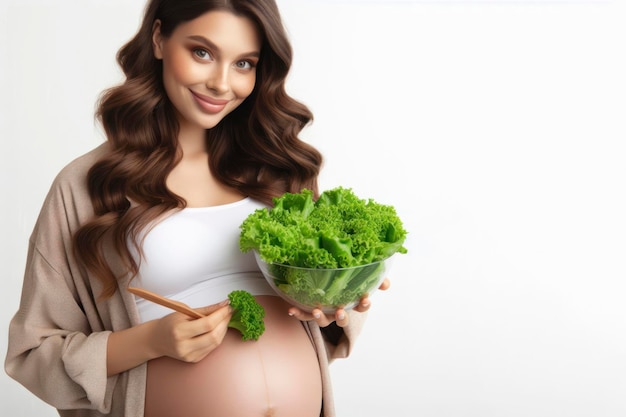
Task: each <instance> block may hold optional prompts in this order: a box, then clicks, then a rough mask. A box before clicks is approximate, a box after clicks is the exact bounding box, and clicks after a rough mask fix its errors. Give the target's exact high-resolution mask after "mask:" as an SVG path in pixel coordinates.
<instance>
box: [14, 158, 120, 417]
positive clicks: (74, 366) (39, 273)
mask: <svg viewBox="0 0 626 417" xmlns="http://www.w3.org/2000/svg"><path fill="white" fill-rule="evenodd" d="M100 151H101V149H100V150H96V151H94V152H92V153H90V154H88V155H86V156H85V157H81V158H79V159H77V160H75V161H74V162H72V163H70V164H69V165H67V166H66V167H65V168H64V169H63V170H62V171H61V172H60V173H59V175H57V177H56V178H55V180H54V182H53V184H52V187H51V188H50V191H49V192H48V195H47V196H46V199H45V201H44V203H43V206H42V208H41V211H40V213H39V217H38V219H37V222H36V224H35V227H34V229H33V232H32V234H31V236H30V241H29V246H28V253H27V258H26V267H25V271H24V279H23V284H22V295H21V300H20V305H19V307H18V310H17V312H16V313H15V315H14V316H13V318H12V320H11V322H10V324H9V338H8V349H7V354H6V358H5V371H6V373H7V374H8V375H9V376H11V377H12V378H14V379H15V380H16V381H18V382H19V383H21V384H22V385H23V386H24V387H25V388H27V389H28V390H30V391H31V392H32V393H33V394H35V395H36V396H38V397H39V398H41V399H42V400H43V401H45V402H47V403H48V404H50V405H52V406H53V407H55V408H57V409H59V410H78V409H90V410H98V412H100V413H107V412H109V410H111V403H112V401H113V400H112V399H113V396H114V391H117V390H119V389H123V387H121V386H118V385H120V384H121V382H120V381H123V380H124V378H123V377H121V376H113V377H107V366H106V358H107V342H108V337H109V335H110V333H111V330H115V329H116V328H122V327H124V326H125V325H126V322H124V320H122V323H118V322H115V323H114V322H112V316H111V312H110V309H111V306H110V303H111V301H106V302H97V301H96V299H95V297H97V294H98V292H97V288H96V286H97V285H99V284H98V283H97V282H96V281H93V280H90V278H89V276H88V274H87V272H86V271H85V270H84V268H82V266H81V265H80V264H79V263H77V261H76V259H75V258H74V256H73V250H72V236H73V234H74V232H75V231H76V230H77V228H78V227H80V225H81V224H83V223H84V222H85V221H87V220H88V219H89V218H91V217H92V216H93V208H92V206H91V202H90V199H89V196H88V192H87V189H86V172H87V170H88V169H89V167H90V166H91V165H92V164H93V161H94V160H95V158H96V157H97V155H98V153H97V152H100ZM121 308H122V309H123V308H124V307H123V305H122V307H121ZM119 310H120V308H119V306H118V307H117V310H116V311H119ZM119 315H120V317H122V318H125V317H126V316H125V315H126V311H125V310H122V311H121V312H119ZM122 384H123V383H122ZM116 386H117V388H116ZM114 408H115V407H114Z"/></svg>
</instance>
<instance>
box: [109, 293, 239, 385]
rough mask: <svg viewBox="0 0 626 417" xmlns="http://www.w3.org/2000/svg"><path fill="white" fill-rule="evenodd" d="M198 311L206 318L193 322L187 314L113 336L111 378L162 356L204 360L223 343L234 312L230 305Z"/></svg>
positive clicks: (110, 350)
mask: <svg viewBox="0 0 626 417" xmlns="http://www.w3.org/2000/svg"><path fill="white" fill-rule="evenodd" d="M197 310H198V311H199V312H201V313H202V314H203V315H205V316H206V317H203V318H200V319H190V318H189V317H187V316H185V315H184V314H181V313H172V314H169V315H167V316H165V317H163V318H161V319H157V320H151V321H147V322H145V323H142V324H139V325H137V326H134V327H131V328H129V329H125V330H120V331H117V332H113V333H111V334H110V335H109V339H108V343H107V375H108V376H112V375H115V374H118V373H121V372H124V371H127V370H129V369H131V368H134V367H135V366H138V365H141V364H142V363H144V362H147V361H149V360H151V359H155V358H159V357H161V356H169V357H171V358H174V359H178V360H181V361H184V362H198V361H200V360H201V359H203V358H204V357H205V356H206V355H208V354H209V353H210V352H211V351H212V350H213V349H215V348H216V347H218V346H219V345H220V344H221V343H222V340H223V339H224V336H225V335H226V331H227V330H228V322H229V320H230V317H231V315H232V310H231V308H230V306H229V305H228V303H227V302H223V303H219V304H215V305H212V306H208V307H205V308H201V309H197Z"/></svg>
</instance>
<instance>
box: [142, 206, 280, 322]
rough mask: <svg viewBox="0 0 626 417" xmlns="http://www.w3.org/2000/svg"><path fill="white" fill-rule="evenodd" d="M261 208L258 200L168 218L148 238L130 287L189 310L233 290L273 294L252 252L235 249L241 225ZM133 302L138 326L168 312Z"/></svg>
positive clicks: (144, 303) (179, 212)
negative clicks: (173, 302)
mask: <svg viewBox="0 0 626 417" xmlns="http://www.w3.org/2000/svg"><path fill="white" fill-rule="evenodd" d="M263 207H266V206H265V205H263V204H262V203H260V202H258V201H256V200H253V199H251V198H244V199H243V200H240V201H237V202H234V203H229V204H225V205H221V206H214V207H199V208H185V209H182V210H181V211H178V212H175V213H173V214H171V215H169V216H168V217H166V218H165V219H164V220H162V221H160V222H158V223H157V224H156V225H155V226H154V227H152V228H151V229H150V230H149V231H148V233H147V234H146V236H145V239H144V241H143V252H144V258H143V259H141V261H140V264H139V273H138V275H137V277H135V278H134V280H133V282H132V283H131V285H132V286H135V287H139V288H144V289H146V290H149V291H152V292H155V293H157V294H159V295H162V296H165V297H168V298H171V299H174V300H178V301H181V302H183V303H185V304H188V305H189V306H191V307H204V306H208V305H210V304H215V303H218V302H220V301H223V300H225V299H226V298H227V297H228V294H229V293H230V292H231V291H233V290H235V289H243V290H247V291H249V292H250V293H252V294H253V295H275V293H274V292H273V290H272V289H271V287H270V286H269V284H268V283H267V281H265V278H263V275H261V272H260V270H259V268H258V266H257V264H256V261H255V259H254V254H253V253H252V252H248V253H245V254H244V253H242V252H241V251H240V249H239V234H240V229H239V226H240V225H241V223H242V222H243V221H244V219H245V218H246V217H247V216H248V215H249V214H250V213H252V212H253V211H254V210H256V209H259V208H263ZM131 247H132V246H131ZM133 252H134V251H133ZM135 258H136V259H138V258H137V254H136V253H135ZM136 302H137V307H138V309H139V314H140V317H141V320H142V322H145V321H148V320H152V319H156V318H160V317H163V316H165V315H167V314H170V313H172V310H170V309H168V308H165V307H161V306H160V305H158V304H155V303H153V302H151V301H147V300H144V299H142V298H139V297H136Z"/></svg>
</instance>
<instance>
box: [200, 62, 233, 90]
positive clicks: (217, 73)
mask: <svg viewBox="0 0 626 417" xmlns="http://www.w3.org/2000/svg"><path fill="white" fill-rule="evenodd" d="M206 86H207V88H208V89H209V90H211V91H214V92H215V93H220V94H221V93H225V92H226V91H228V88H229V85H228V67H227V66H223V65H212V66H211V70H210V71H209V73H208V74H207V80H206Z"/></svg>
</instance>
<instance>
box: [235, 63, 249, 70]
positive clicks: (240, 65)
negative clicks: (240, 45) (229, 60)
mask: <svg viewBox="0 0 626 417" xmlns="http://www.w3.org/2000/svg"><path fill="white" fill-rule="evenodd" d="M235 65H237V68H238V69H242V70H247V69H251V68H252V67H253V65H252V63H251V62H250V61H239V62H237V64H235Z"/></svg>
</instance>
